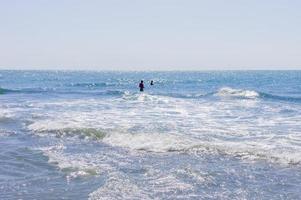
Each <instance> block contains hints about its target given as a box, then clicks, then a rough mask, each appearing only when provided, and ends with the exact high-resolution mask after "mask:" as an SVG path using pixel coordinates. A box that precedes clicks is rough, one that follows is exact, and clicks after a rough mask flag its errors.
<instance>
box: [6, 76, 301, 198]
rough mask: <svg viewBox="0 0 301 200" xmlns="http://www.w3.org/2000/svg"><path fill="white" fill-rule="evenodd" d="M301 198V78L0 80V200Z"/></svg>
mask: <svg viewBox="0 0 301 200" xmlns="http://www.w3.org/2000/svg"><path fill="white" fill-rule="evenodd" d="M140 80H144V81H145V91H144V92H139V90H138V88H137V86H138V83H139V82H140ZM151 80H154V83H155V85H153V86H150V85H149V83H150V81H151ZM300 197H301V71H221V72H86V71H78V72H68V71H0V199H91V200H97V199H300Z"/></svg>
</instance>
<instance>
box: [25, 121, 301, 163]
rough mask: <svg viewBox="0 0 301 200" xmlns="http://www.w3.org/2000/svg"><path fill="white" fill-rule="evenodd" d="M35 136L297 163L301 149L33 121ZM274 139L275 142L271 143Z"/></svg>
mask: <svg viewBox="0 0 301 200" xmlns="http://www.w3.org/2000/svg"><path fill="white" fill-rule="evenodd" d="M28 128H29V129H30V130H32V131H33V132H34V133H35V134H37V135H39V136H49V135H54V136H56V137H59V138H66V137H77V138H80V139H85V140H96V141H101V142H103V143H105V144H108V145H110V146H114V147H121V148H126V149H130V150H135V151H143V152H153V153H167V152H180V153H188V154H200V155H201V154H204V153H205V154H222V155H228V156H232V157H236V158H240V159H243V160H254V161H256V160H266V161H268V162H272V163H273V162H274V163H281V164H292V165H300V164H301V153H300V152H301V151H300V150H299V147H297V146H289V147H287V148H279V146H277V144H276V143H277V141H274V142H273V141H272V140H271V141H267V143H266V142H259V141H257V142H256V141H252V140H250V141H240V142H236V141H228V140H223V139H218V140H210V141H205V140H203V139H200V138H195V137H191V136H189V135H179V134H172V133H131V132H126V131H122V130H119V131H117V130H115V131H113V130H102V129H99V128H84V127H78V128H66V127H62V128H59V127H56V128H53V129H52V128H51V127H50V126H47V127H43V126H42V127H39V126H36V125H35V124H32V125H29V127H28ZM273 143H275V145H274V144H273Z"/></svg>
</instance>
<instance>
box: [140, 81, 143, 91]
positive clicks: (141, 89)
mask: <svg viewBox="0 0 301 200" xmlns="http://www.w3.org/2000/svg"><path fill="white" fill-rule="evenodd" d="M139 88H140V92H143V89H144V84H143V81H141V82H140V84H139Z"/></svg>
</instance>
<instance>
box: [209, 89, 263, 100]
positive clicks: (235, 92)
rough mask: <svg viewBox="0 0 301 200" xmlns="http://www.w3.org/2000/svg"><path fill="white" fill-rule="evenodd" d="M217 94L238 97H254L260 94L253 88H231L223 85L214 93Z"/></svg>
mask: <svg viewBox="0 0 301 200" xmlns="http://www.w3.org/2000/svg"><path fill="white" fill-rule="evenodd" d="M215 95H217V96H221V97H238V98H248V99H255V98H258V97H260V94H259V93H258V92H256V91H253V90H242V89H233V88H230V87H223V88H221V89H219V91H218V92H216V93H215Z"/></svg>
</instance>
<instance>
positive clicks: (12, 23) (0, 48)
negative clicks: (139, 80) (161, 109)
mask: <svg viewBox="0 0 301 200" xmlns="http://www.w3.org/2000/svg"><path fill="white" fill-rule="evenodd" d="M300 8H301V2H300V1H297V0H292V1H289V2H287V1H282V0H275V1H272V0H267V1H259V0H254V1H248V2H247V1H244V0H233V1H223V0H220V1H217V0H215V1H212V0H211V1H209V0H203V1H197V0H189V1H181V0H166V1H159V0H152V1H137V0H128V1H121V0H113V1H96V0H91V1H80V0H62V1H58V0H54V1H47V0H45V1H34V0H28V1H23V2H22V1H1V2H0V24H1V31H0V43H1V45H0V69H6V70H10V69H16V70H22V69H24V70H97V71H108V70H109V71H111V70H112V71H173V70H176V71H203V70H205V71H208V70H301V38H300V35H301V27H300V24H301V13H300V12H299V10H300Z"/></svg>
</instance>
